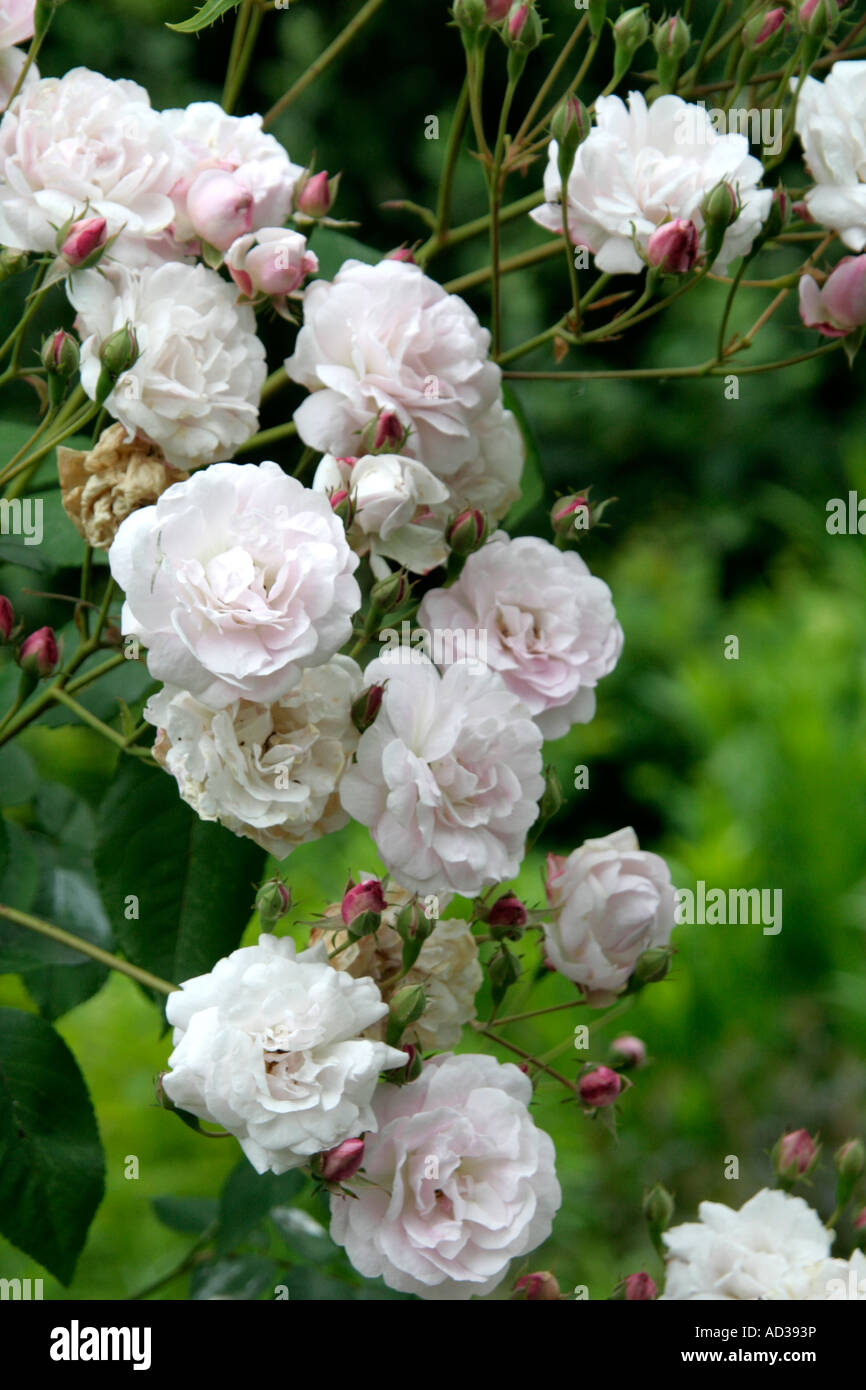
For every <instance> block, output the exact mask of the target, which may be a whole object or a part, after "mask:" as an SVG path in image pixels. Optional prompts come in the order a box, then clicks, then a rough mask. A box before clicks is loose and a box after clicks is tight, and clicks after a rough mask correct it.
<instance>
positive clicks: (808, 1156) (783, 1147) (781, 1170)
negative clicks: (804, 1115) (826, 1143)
mask: <svg viewBox="0 0 866 1390" xmlns="http://www.w3.org/2000/svg"><path fill="white" fill-rule="evenodd" d="M818 1149H819V1146H818V1145H817V1144H816V1143H815V1141H814V1139H813V1138H812V1136H811V1134H810V1133H809V1131H808V1130H806V1129H792V1130H791V1131H790V1132H789V1133H788V1134H783V1135H782V1137H781V1139H780V1140H779V1142H778V1143H777V1145H776V1147H775V1149H774V1150H773V1162H774V1165H775V1169H776V1172H777V1173H778V1175H779V1177H780V1178H783V1179H785V1180H787V1181H788V1182H795V1181H796V1180H797V1178H803V1177H806V1175H807V1174H808V1173H809V1172H810V1171H811V1170H812V1168H814V1166H815V1164H816V1163H817V1161H818Z"/></svg>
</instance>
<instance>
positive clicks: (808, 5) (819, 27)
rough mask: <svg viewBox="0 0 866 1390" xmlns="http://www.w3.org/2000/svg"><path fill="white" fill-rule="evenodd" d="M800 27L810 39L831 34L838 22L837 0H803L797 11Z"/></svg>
mask: <svg viewBox="0 0 866 1390" xmlns="http://www.w3.org/2000/svg"><path fill="white" fill-rule="evenodd" d="M797 19H798V22H799V25H800V28H801V29H802V30H803V32H804V33H805V34H808V35H809V37H810V38H812V39H823V38H824V36H825V35H826V34H832V32H833V30H834V29H835V28H836V25H837V24H838V22H839V5H838V3H837V0H804V3H803V4H802V5H801V6H800V8H799V10H798V11H797Z"/></svg>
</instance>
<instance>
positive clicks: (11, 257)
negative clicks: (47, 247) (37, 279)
mask: <svg viewBox="0 0 866 1390" xmlns="http://www.w3.org/2000/svg"><path fill="white" fill-rule="evenodd" d="M29 264H30V257H29V256H28V254H27V252H26V251H16V250H15V249H14V248H13V247H11V246H4V247H3V248H2V250H0V283H2V282H3V281H4V280H10V279H11V278H12V276H13V275H20V274H21V272H22V270H26V269H27V267H28V265H29Z"/></svg>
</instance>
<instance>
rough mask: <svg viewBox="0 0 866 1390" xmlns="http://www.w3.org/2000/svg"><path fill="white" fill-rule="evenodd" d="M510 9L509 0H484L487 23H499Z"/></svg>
mask: <svg viewBox="0 0 866 1390" xmlns="http://www.w3.org/2000/svg"><path fill="white" fill-rule="evenodd" d="M510 9H511V0H484V10H485V13H486V15H487V23H488V24H501V23H502V21H503V19H504V18H505V16H506V15H507V14H508V11H509V10H510Z"/></svg>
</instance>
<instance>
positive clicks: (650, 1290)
mask: <svg viewBox="0 0 866 1390" xmlns="http://www.w3.org/2000/svg"><path fill="white" fill-rule="evenodd" d="M622 1288H623V1295H624V1297H625V1298H626V1300H627V1301H628V1302H629V1303H643V1302H646V1301H648V1300H650V1299H653V1298H658V1292H659V1291H658V1289H657V1288H656V1284H655V1280H654V1279H651V1278H650V1276H649V1275H648V1274H647V1273H645V1271H644V1270H639V1271H638V1273H637V1274H628V1275H626V1277H625V1279H623V1281H622Z"/></svg>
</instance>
